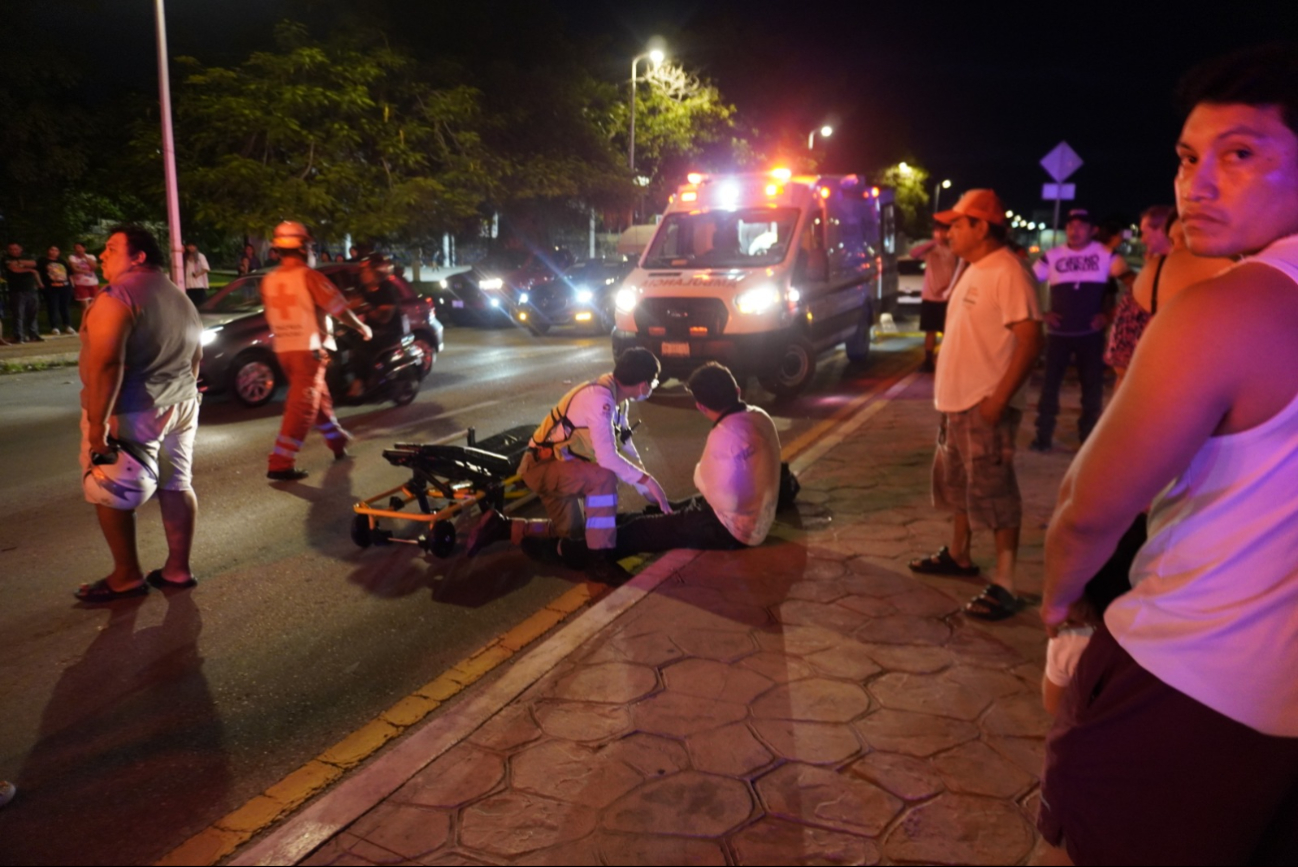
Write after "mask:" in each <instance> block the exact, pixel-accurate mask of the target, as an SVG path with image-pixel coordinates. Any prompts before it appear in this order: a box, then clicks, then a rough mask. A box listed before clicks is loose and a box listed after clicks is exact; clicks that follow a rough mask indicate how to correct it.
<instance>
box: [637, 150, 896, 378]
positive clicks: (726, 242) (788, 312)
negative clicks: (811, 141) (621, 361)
mask: <svg viewBox="0 0 1298 867" xmlns="http://www.w3.org/2000/svg"><path fill="white" fill-rule="evenodd" d="M688 180H689V183H687V184H685V185H684V186H682V187H680V188H679V189H678V190H677V192H676V193H675V195H673V196H672V198H671V201H670V203H669V204H668V206H667V211H666V213H664V214H663V217H662V220H661V222H659V224H658V228H657V231H655V232H654V235H653V239H652V240H651V241H650V242H649V245H648V246H647V247H646V248H645V251H644V253H643V254H642V255H641V257H640V260H639V267H637V268H636V269H635V270H634V271H632V272H631V274H630V275H629V276H628V277H627V278H626V280H625V281H624V282H623V284H622V288H621V289H619V290H618V292H617V295H616V298H615V316H616V319H615V326H614V330H613V351H614V353H615V354H617V353H620V352H622V351H623V350H624V349H627V348H629V347H632V346H642V347H644V348H646V349H648V350H650V351H651V352H653V353H654V355H656V356H658V359H659V360H660V361H661V362H662V365H663V372H664V374H665V375H667V376H675V377H678V378H681V379H684V378H686V377H688V376H689V374H690V373H691V372H692V371H693V370H694V369H695V368H697V367H698V366H699V365H701V364H703V363H704V362H705V361H719V362H721V363H722V364H725V365H726V366H727V367H729V368H731V370H733V371H734V372H735V375H736V377H737V378H740V381H741V382H742V381H743V379H742V378H741V377H746V376H749V375H752V376H756V377H758V379H759V381H760V382H761V383H762V385H763V386H764V387H765V388H766V389H767V390H768V391H771V392H772V393H774V394H775V395H776V396H778V397H792V396H794V395H796V394H798V393H799V392H801V391H802V390H803V389H805V388H806V387H807V385H808V384H809V383H810V382H811V380H812V377H813V376H814V375H815V372H816V362H817V358H818V356H821V355H823V354H825V353H827V352H829V351H831V350H833V349H835V348H836V347H838V346H839V345H840V344H846V351H847V357H848V359H849V360H851V361H853V362H855V363H863V362H865V361H866V359H867V358H868V357H869V352H870V338H871V333H872V330H873V328H874V326H875V325H876V324H877V323H878V321H879V316H880V314H881V313H884V312H891V310H892V308H893V306H894V305H895V302H896V297H897V249H896V248H897V228H896V226H897V216H896V206H895V203H894V196H893V191H892V190H890V189H888V188H886V187H879V186H875V185H872V184H870V183H869V182H867V181H866V180H864V179H863V178H861V177H860V176H858V175H816V176H796V177H795V176H793V175H792V174H791V173H790V172H789V171H787V170H784V169H776V170H774V171H771V172H764V173H753V174H734V175H716V176H708V175H701V174H691V175H690V176H689V179H688Z"/></svg>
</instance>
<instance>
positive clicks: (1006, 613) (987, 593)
mask: <svg viewBox="0 0 1298 867" xmlns="http://www.w3.org/2000/svg"><path fill="white" fill-rule="evenodd" d="M1022 607H1023V602H1022V600H1020V599H1018V598H1017V597H1015V595H1014V594H1013V593H1011V592H1010V591H1008V590H1006V589H1005V588H1004V587H1002V586H1000V585H999V584H988V585H987V586H986V587H985V588H983V592H982V593H979V594H978V595H977V596H975V597H974V598H973V599H970V600H969V602H968V604H967V605H965V607H964V611H965V614H968V615H969V616H970V617H976V618H978V619H979V620H987V621H991V622H995V621H997V620H1004V619H1006V618H1007V617H1013V616H1014V615H1015V614H1017V613H1018V611H1019V609H1020V608H1022Z"/></svg>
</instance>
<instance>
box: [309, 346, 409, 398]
mask: <svg viewBox="0 0 1298 867" xmlns="http://www.w3.org/2000/svg"><path fill="white" fill-rule="evenodd" d="M336 339H337V342H338V351H337V352H336V353H335V354H334V358H333V359H332V363H331V364H330V365H329V367H328V368H326V370H325V383H326V384H327V385H328V386H329V394H330V396H331V397H332V398H333V402H334V405H336V406H359V405H360V404H365V403H383V402H385V401H389V400H390V401H392V402H393V403H395V404H396V405H397V406H405V405H406V404H408V403H410V402H411V401H413V400H414V399H415V396H416V395H418V394H419V387H420V385H421V384H422V383H423V380H424V370H425V367H424V350H423V349H421V348H420V347H419V345H418V344H417V343H416V342H415V337H414V335H412V334H404V335H402V336H401V338H400V340H399V341H398V342H396V343H393V342H390V341H389V342H387V343H386V344H385V345H381V346H375V347H373V351H372V353H370V358H369V359H368V362H366V360H365V355H366V352H365V349H368V348H369V347H364V348H362V344H363V343H364V341H362V340H361V339H360V337H359V335H355V334H351V333H347V334H343V335H338V336H337V337H336ZM376 339H378V338H376ZM362 366H363V367H364V369H361V368H362Z"/></svg>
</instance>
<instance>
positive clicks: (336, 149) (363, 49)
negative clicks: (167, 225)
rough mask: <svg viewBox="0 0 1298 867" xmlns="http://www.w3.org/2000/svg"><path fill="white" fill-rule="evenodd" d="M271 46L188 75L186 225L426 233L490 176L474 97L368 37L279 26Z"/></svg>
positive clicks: (180, 131) (463, 219)
mask: <svg viewBox="0 0 1298 867" xmlns="http://www.w3.org/2000/svg"><path fill="white" fill-rule="evenodd" d="M277 39H278V41H279V44H280V50H279V51H277V52H268V51H267V52H257V53H255V54H253V55H252V56H251V57H249V58H248V60H247V61H245V62H244V63H242V64H240V65H239V66H237V67H233V68H224V67H204V66H202V65H201V64H199V63H198V62H197V61H195V60H192V59H185V60H184V61H183V62H184V63H185V65H186V66H187V67H188V68H189V74H188V75H187V76H186V77H185V79H184V83H183V85H182V88H181V89H180V91H179V94H178V97H177V99H176V111H175V115H176V128H177V129H176V141H177V162H178V165H179V172H180V185H181V190H182V194H183V196H184V197H185V198H186V199H187V200H188V201H189V202H190V203H192V212H193V215H194V217H195V218H196V219H197V220H199V221H201V222H204V223H207V224H210V225H212V226H214V227H217V228H220V229H222V230H224V231H227V232H230V233H235V234H245V233H248V234H258V233H264V232H266V231H267V230H268V229H269V228H270V227H272V226H273V225H274V224H275V223H277V222H278V221H280V220H284V219H296V220H301V221H303V222H306V223H308V224H309V225H312V226H314V227H316V230H317V231H318V232H320V233H321V234H323V235H324V236H328V237H335V238H341V237H342V236H343V235H344V234H346V233H351V234H353V235H355V236H358V237H363V238H398V237H426V236H429V235H433V234H437V233H440V232H441V231H446V230H453V229H457V228H460V227H462V226H463V225H465V224H466V223H467V222H469V221H471V220H473V219H474V218H476V216H477V214H478V207H479V205H480V204H481V203H482V202H483V201H484V200H485V199H486V198H487V197H488V196H490V195H491V193H492V190H493V186H494V184H495V183H496V182H497V179H498V178H499V175H500V173H499V171H498V167H497V166H494V165H493V162H494V158H493V157H492V155H491V154H490V153H489V152H487V150H486V149H485V148H483V146H482V143H481V133H480V127H481V125H482V123H483V119H482V116H481V111H480V94H479V93H478V92H477V91H475V90H474V89H473V88H470V87H465V86H459V87H447V88H433V87H431V86H429V85H427V84H425V83H423V82H422V81H421V80H420V78H419V76H418V75H417V74H416V73H417V69H416V65H415V63H414V61H413V60H412V59H411V58H410V57H408V56H407V55H405V54H403V53H402V52H400V51H397V50H395V49H393V48H391V47H389V46H387V45H385V44H383V43H382V42H381V40H379V39H377V38H376V37H370V38H368V39H357V38H356V35H355V34H351V35H349V38H348V39H346V40H345V41H344V40H338V41H334V42H330V43H318V42H315V41H313V40H312V39H310V37H309V36H308V35H307V33H306V31H305V28H303V27H302V26H300V25H296V24H292V23H285V24H282V25H281V26H280V28H279V29H278V31H277Z"/></svg>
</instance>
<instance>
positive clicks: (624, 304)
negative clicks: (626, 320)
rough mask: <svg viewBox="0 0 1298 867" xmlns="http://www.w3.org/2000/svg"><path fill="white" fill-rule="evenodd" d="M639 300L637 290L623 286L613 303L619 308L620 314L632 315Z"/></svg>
mask: <svg viewBox="0 0 1298 867" xmlns="http://www.w3.org/2000/svg"><path fill="white" fill-rule="evenodd" d="M638 300H639V298H638V296H637V294H636V291H635V289H633V288H631V287H630V286H623V287H622V288H621V289H619V290H617V296H616V297H615V298H614V299H613V303H614V304H615V305H616V306H617V309H618V311H619V312H621V313H630V312H631V311H632V310H634V309H635V305H636V302H637V301H638Z"/></svg>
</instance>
